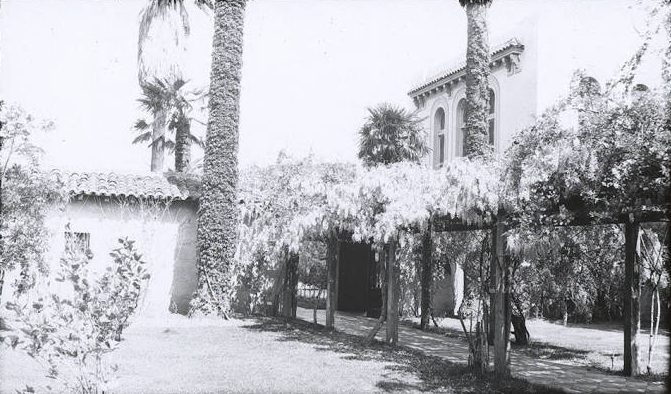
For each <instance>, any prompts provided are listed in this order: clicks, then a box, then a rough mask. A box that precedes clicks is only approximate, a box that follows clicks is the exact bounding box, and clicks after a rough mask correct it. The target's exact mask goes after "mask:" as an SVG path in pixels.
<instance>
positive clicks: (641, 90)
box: [631, 83, 650, 100]
mask: <svg viewBox="0 0 671 394" xmlns="http://www.w3.org/2000/svg"><path fill="white" fill-rule="evenodd" d="M649 90H650V89H649V88H648V87H647V86H646V85H644V84H642V83H637V84H636V85H634V87H633V88H631V95H632V96H633V97H634V99H635V100H639V99H640V98H642V97H644V96H645V95H646V94H647V93H648V91H649Z"/></svg>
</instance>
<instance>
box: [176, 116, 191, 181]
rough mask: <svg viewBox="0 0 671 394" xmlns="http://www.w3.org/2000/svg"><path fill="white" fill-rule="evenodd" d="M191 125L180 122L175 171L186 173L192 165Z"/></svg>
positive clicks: (186, 122) (177, 131)
mask: <svg viewBox="0 0 671 394" xmlns="http://www.w3.org/2000/svg"><path fill="white" fill-rule="evenodd" d="M189 134H191V124H190V122H189V121H188V120H183V121H180V123H179V125H178V126H177V130H175V171H177V172H184V171H185V170H186V169H187V168H188V167H189V164H190V163H191V141H190V140H189Z"/></svg>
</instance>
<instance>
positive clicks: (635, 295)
mask: <svg viewBox="0 0 671 394" xmlns="http://www.w3.org/2000/svg"><path fill="white" fill-rule="evenodd" d="M668 212H669V210H668V209H667V207H666V206H664V209H663V210H661V209H660V210H657V211H652V212H651V211H648V212H636V213H635V212H630V213H628V214H619V215H615V216H614V217H613V216H612V215H611V217H612V219H595V218H594V217H589V216H586V215H584V214H579V215H578V216H576V218H575V219H574V220H572V221H570V222H562V223H553V222H552V221H548V222H545V223H538V225H545V226H590V225H604V224H617V225H624V229H625V231H624V233H625V243H624V248H625V260H624V267H625V277H624V282H625V289H626V290H625V304H624V322H623V323H624V341H623V347H624V351H623V357H624V373H625V375H627V376H632V375H636V374H638V373H639V372H640V366H639V359H640V348H639V345H638V343H637V336H638V334H639V330H640V294H641V282H640V272H639V270H640V265H639V258H638V252H639V250H638V237H639V231H640V225H641V223H646V222H667V223H668V219H669V218H668ZM513 216H514V215H509V214H506V213H505V212H504V211H503V210H500V211H499V212H498V213H497V214H496V215H493V216H492V217H490V218H489V220H488V221H487V222H482V223H479V224H478V223H465V222H464V221H462V220H460V219H459V218H456V217H450V216H440V217H435V218H432V223H431V226H432V228H433V231H435V232H453V231H474V230H485V231H491V234H492V243H491V249H492V250H491V256H492V258H491V263H490V264H491V265H490V270H491V271H490V272H491V273H492V274H491V276H490V283H489V292H490V296H491V297H492V304H493V313H492V318H491V320H490V321H491V324H493V327H494V330H493V331H494V343H493V345H494V365H495V371H496V372H497V373H500V374H508V373H509V372H510V356H509V350H510V343H509V337H510V332H511V298H510V280H511V277H510V274H511V272H510V268H511V264H510V259H509V254H508V253H507V251H506V243H507V239H506V231H507V230H508V229H510V228H512V227H514V226H515V225H516V224H515V223H514V220H512V217H513ZM329 245H330V247H329V252H328V254H327V267H328V268H327V277H328V279H327V283H328V291H327V303H326V305H327V307H326V326H327V328H334V321H335V320H334V315H335V310H336V306H337V304H336V303H337V300H336V296H335V294H336V275H337V266H338V252H337V249H334V247H337V246H336V245H337V243H333V242H331V243H329ZM394 247H395V246H394V242H393V241H391V242H390V243H388V244H386V245H385V248H387V250H388V252H387V253H385V260H386V264H387V267H386V270H385V272H386V275H387V281H386V282H387V289H386V291H385V292H383V294H384V293H386V297H387V298H386V302H384V303H383V305H386V316H387V319H386V321H387V330H386V341H387V342H389V343H392V344H395V343H397V342H398V324H399V319H398V312H397V311H398V302H399V286H398V280H399V267H398V264H397V262H396V259H395V253H394ZM422 291H423V292H424V291H426V289H422ZM383 313H384V311H383Z"/></svg>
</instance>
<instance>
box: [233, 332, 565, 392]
mask: <svg viewBox="0 0 671 394" xmlns="http://www.w3.org/2000/svg"><path fill="white" fill-rule="evenodd" d="M243 327H244V328H246V329H249V330H256V331H266V332H276V333H278V334H280V336H279V337H278V340H279V341H297V342H302V343H307V344H311V345H314V347H315V349H317V350H318V351H329V352H336V353H340V354H341V357H342V358H343V359H345V360H362V361H377V362H382V363H385V364H387V365H386V367H385V369H387V370H389V371H390V372H392V373H390V374H388V375H386V376H385V377H384V379H383V380H381V381H379V382H377V384H376V385H377V387H379V388H380V389H381V390H383V391H386V392H398V391H424V392H435V391H452V390H453V391H455V392H477V393H481V392H499V393H561V392H563V391H561V390H550V389H548V388H547V387H545V386H541V385H534V384H530V383H527V382H526V381H524V380H522V379H516V378H510V379H496V378H494V377H493V376H489V375H487V376H477V375H474V374H473V373H471V371H470V370H469V369H468V367H467V366H466V365H463V364H455V363H453V362H450V361H448V360H446V359H444V358H441V357H436V356H431V355H427V354H425V353H423V352H421V351H418V350H414V349H411V348H408V347H405V346H396V347H395V346H390V345H387V344H384V343H382V342H379V341H374V342H373V343H372V344H371V345H369V346H366V345H365V344H364V341H363V338H362V337H361V336H359V335H354V334H348V333H345V332H341V331H328V330H326V329H324V327H323V326H321V325H319V326H315V325H314V324H312V323H308V322H305V321H302V320H291V321H283V320H278V319H256V320H254V324H249V325H245V326H243ZM408 374H410V375H412V376H414V377H415V378H416V379H412V378H409V379H404V376H408Z"/></svg>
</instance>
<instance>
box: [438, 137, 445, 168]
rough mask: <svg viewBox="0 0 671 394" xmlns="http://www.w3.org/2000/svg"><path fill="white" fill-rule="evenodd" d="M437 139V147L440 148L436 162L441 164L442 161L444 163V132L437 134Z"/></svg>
mask: <svg viewBox="0 0 671 394" xmlns="http://www.w3.org/2000/svg"><path fill="white" fill-rule="evenodd" d="M438 139H439V141H440V142H439V145H440V146H439V148H440V154H439V156H440V157H439V159H438V162H439V163H440V165H441V166H442V165H443V163H445V134H441V135H439V136H438Z"/></svg>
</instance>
